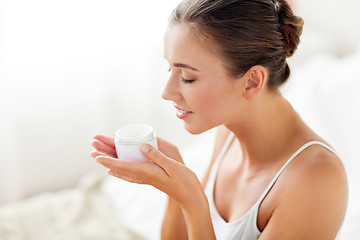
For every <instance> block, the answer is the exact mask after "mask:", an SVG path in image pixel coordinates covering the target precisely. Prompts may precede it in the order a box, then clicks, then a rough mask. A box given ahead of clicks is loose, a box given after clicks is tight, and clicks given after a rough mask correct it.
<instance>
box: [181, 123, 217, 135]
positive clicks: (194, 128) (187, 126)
mask: <svg viewBox="0 0 360 240" xmlns="http://www.w3.org/2000/svg"><path fill="white" fill-rule="evenodd" d="M184 128H185V130H186V131H188V132H189V133H190V134H193V135H198V134H201V133H203V132H206V131H208V130H210V129H212V128H207V127H204V126H203V127H200V126H194V125H191V124H187V123H186V122H185V123H184Z"/></svg>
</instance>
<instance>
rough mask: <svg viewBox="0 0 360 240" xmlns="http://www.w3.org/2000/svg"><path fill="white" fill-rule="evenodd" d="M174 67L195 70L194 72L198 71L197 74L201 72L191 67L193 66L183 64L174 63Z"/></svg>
mask: <svg viewBox="0 0 360 240" xmlns="http://www.w3.org/2000/svg"><path fill="white" fill-rule="evenodd" d="M174 67H179V68H187V69H190V70H193V71H196V72H200V70H199V69H196V68H194V67H191V66H189V65H186V64H183V63H174Z"/></svg>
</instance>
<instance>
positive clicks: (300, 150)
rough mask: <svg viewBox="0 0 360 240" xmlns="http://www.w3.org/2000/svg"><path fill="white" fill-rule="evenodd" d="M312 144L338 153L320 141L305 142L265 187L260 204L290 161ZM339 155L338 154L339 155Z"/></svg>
mask: <svg viewBox="0 0 360 240" xmlns="http://www.w3.org/2000/svg"><path fill="white" fill-rule="evenodd" d="M312 145H321V146H323V147H324V148H326V149H327V150H329V151H330V152H332V153H334V154H335V155H337V153H336V152H335V151H334V150H333V149H332V148H330V147H329V146H328V145H326V144H324V143H322V142H319V141H310V142H307V143H305V144H304V145H303V146H301V147H300V148H299V149H298V150H297V151H296V152H295V153H294V154H293V155H292V156H291V157H290V158H289V160H287V162H286V163H285V164H284V165H283V166H282V167H281V169H280V170H279V171H278V172H277V173H276V175H275V177H274V178H273V179H272V180H271V182H270V184H269V185H268V186H267V188H266V189H265V191H264V192H263V194H262V195H261V197H260V198H259V200H258V202H257V203H258V204H260V203H261V202H262V201H263V200H264V198H265V197H266V195H267V194H268V192H269V191H270V189H271V188H272V187H273V185H274V184H275V182H276V180H277V179H278V178H279V177H280V175H281V173H282V172H283V171H284V169H285V168H286V167H287V165H289V163H291V161H292V160H294V158H295V157H297V156H298V155H299V154H300V153H301V152H302V151H304V150H305V149H306V148H308V147H310V146H312ZM337 156H338V155H337Z"/></svg>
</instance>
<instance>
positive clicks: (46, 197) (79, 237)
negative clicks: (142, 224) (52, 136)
mask: <svg viewBox="0 0 360 240" xmlns="http://www.w3.org/2000/svg"><path fill="white" fill-rule="evenodd" d="M104 178H105V177H104V174H97V173H91V174H88V175H86V176H85V177H83V178H82V180H81V181H80V183H79V185H78V186H77V187H76V188H74V189H69V190H64V191H60V192H54V193H43V194H40V195H38V196H35V197H33V198H30V199H27V200H24V201H21V202H17V203H13V204H6V205H3V206H1V207H0V239H1V240H102V239H104V240H105V239H106V240H142V239H143V238H142V237H140V236H139V235H138V234H135V233H134V232H132V231H131V230H129V229H126V228H124V227H123V226H122V225H121V224H120V223H119V222H118V220H117V217H116V215H115V213H114V210H113V208H112V206H111V204H110V203H109V199H108V198H107V196H106V195H105V194H104V193H103V192H102V191H101V183H102V182H103V180H104Z"/></svg>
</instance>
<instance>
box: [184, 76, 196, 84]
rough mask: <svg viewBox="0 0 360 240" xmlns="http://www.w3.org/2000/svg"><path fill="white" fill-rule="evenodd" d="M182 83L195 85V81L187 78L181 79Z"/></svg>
mask: <svg viewBox="0 0 360 240" xmlns="http://www.w3.org/2000/svg"><path fill="white" fill-rule="evenodd" d="M181 81H182V82H183V83H185V84H191V83H193V82H194V81H195V80H193V79H185V78H183V77H181Z"/></svg>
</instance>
